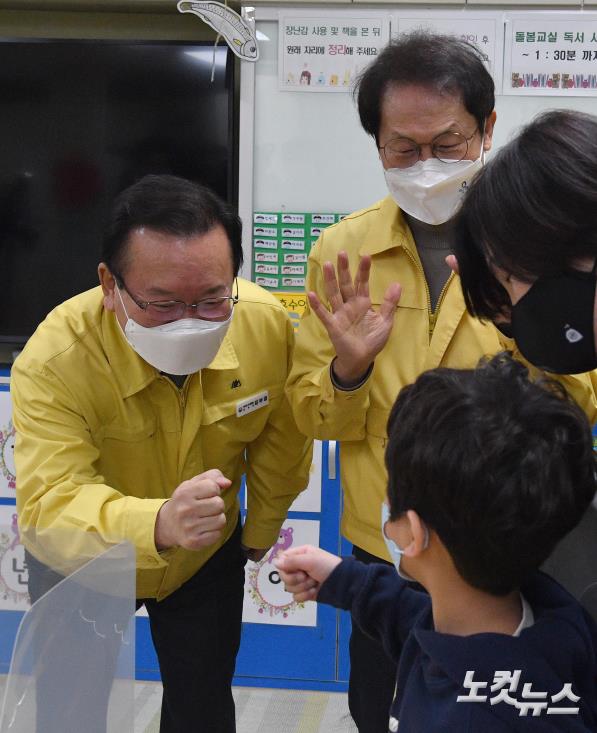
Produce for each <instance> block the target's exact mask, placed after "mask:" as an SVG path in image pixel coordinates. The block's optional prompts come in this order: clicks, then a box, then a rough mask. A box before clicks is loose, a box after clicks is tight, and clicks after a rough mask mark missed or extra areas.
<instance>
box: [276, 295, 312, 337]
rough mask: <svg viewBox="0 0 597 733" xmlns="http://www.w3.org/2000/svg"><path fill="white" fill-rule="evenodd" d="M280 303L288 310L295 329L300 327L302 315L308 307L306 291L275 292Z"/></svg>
mask: <svg viewBox="0 0 597 733" xmlns="http://www.w3.org/2000/svg"><path fill="white" fill-rule="evenodd" d="M272 295H275V296H276V298H277V299H278V300H279V301H280V303H281V304H282V305H283V306H284V307H285V308H286V310H287V311H288V315H289V316H290V320H291V321H292V325H293V326H294V330H295V331H296V329H297V328H298V325H299V321H300V320H301V316H302V315H303V313H304V312H305V309H306V308H307V296H306V294H305V293H285V292H274V293H272Z"/></svg>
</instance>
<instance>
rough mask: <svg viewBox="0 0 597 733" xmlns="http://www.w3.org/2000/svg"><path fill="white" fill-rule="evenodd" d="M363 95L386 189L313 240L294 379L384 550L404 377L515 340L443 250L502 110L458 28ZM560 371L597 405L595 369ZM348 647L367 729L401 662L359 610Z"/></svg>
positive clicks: (353, 529)
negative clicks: (480, 316) (394, 411)
mask: <svg viewBox="0 0 597 733" xmlns="http://www.w3.org/2000/svg"><path fill="white" fill-rule="evenodd" d="M357 95H358V106H359V114H360V117H361V122H362V124H363V127H364V129H365V130H366V132H368V133H369V134H370V135H371V136H372V137H373V138H374V139H375V142H376V146H377V148H378V152H379V156H380V160H381V163H382V165H383V168H384V175H385V178H386V182H387V185H388V188H389V191H390V194H391V195H390V196H388V197H387V198H385V199H383V200H382V201H380V202H378V203H377V204H374V205H373V206H371V207H369V208H368V209H364V210H363V211H359V212H356V213H354V214H352V215H350V216H348V217H346V218H345V219H344V220H343V221H342V222H340V223H339V224H337V225H335V226H333V227H330V228H329V229H327V230H326V231H325V233H324V234H323V235H322V236H321V237H320V239H319V240H318V242H317V244H316V245H315V247H314V248H313V250H312V251H311V254H310V257H309V266H308V275H307V289H308V291H310V292H309V303H310V309H308V310H307V311H306V313H305V314H304V316H303V318H302V320H301V323H300V326H299V329H298V334H297V344H296V350H295V356H294V363H293V368H292V371H291V374H290V377H289V380H288V384H287V391H288V394H289V397H290V400H291V403H292V405H293V409H294V414H295V417H296V420H297V423H298V425H299V428H300V429H301V430H302V431H303V432H305V433H306V434H308V435H312V436H314V437H317V438H319V439H324V440H325V439H334V440H340V441H342V446H341V452H340V456H341V459H340V460H341V480H342V488H343V492H344V509H343V516H342V526H341V528H342V534H343V535H344V536H345V537H346V538H347V539H348V540H349V541H350V542H352V544H353V548H354V549H353V553H354V555H355V556H356V557H357V559H359V560H361V561H363V562H381V561H389V560H390V558H389V556H388V554H387V550H386V548H385V545H384V542H383V539H382V534H381V530H380V507H381V503H382V501H383V499H384V497H385V489H386V479H387V474H386V471H385V466H384V448H385V444H386V440H387V433H386V423H387V420H388V417H389V413H390V409H391V407H392V405H393V403H394V400H395V399H396V396H397V394H398V392H399V390H400V389H401V388H402V387H403V386H404V385H406V384H410V383H411V382H414V381H415V379H416V378H417V376H418V375H419V374H421V372H423V371H425V370H427V369H433V368H435V367H438V366H446V367H454V368H471V367H474V366H475V365H476V364H477V362H478V360H479V358H480V357H482V356H484V355H486V354H493V353H495V352H497V351H499V350H501V349H503V348H514V344H513V342H512V341H511V340H510V339H508V338H506V337H505V336H504V335H503V334H500V333H499V332H498V331H497V329H496V328H495V327H494V326H493V325H492V324H487V323H485V324H483V323H481V322H479V321H477V320H476V319H473V318H472V317H470V316H469V315H468V314H467V312H466V309H465V305H464V300H463V296H462V291H461V288H460V283H459V280H458V278H457V276H455V275H454V274H452V272H451V270H450V267H449V266H448V264H447V263H446V256H448V255H449V254H450V252H451V250H452V245H453V222H452V218H453V215H454V213H455V211H456V209H457V206H458V202H459V200H460V197H461V194H462V192H463V191H464V190H465V189H466V187H467V185H468V184H469V182H470V180H471V178H472V176H473V175H474V174H475V172H476V171H477V170H478V169H479V168H480V166H481V164H482V161H483V157H484V154H485V151H487V150H489V149H490V147H491V138H492V133H493V125H494V122H495V118H496V114H495V111H494V109H493V106H494V90H493V81H492V79H491V76H490V75H489V73H488V72H487V70H486V69H485V66H484V64H483V61H482V59H481V57H480V54H479V53H478V52H477V51H476V49H474V47H471V46H470V45H469V44H467V43H465V42H463V41H460V40H457V39H456V38H448V37H443V36H438V35H433V34H428V33H423V32H415V33H413V34H411V35H408V36H402V37H400V38H399V39H398V40H395V41H392V42H391V43H390V44H389V45H388V47H386V49H385V50H384V51H383V52H382V53H381V54H380V56H379V57H377V58H376V59H375V61H374V62H373V63H372V64H371V65H370V66H369V67H368V68H367V70H366V71H365V73H364V74H363V76H362V77H361V79H360V81H359V85H358V88H357ZM487 216H499V212H490V211H488V212H487ZM353 273H355V276H354V279H353V276H352V274H353ZM562 381H563V382H564V384H565V385H566V386H567V387H568V389H569V390H570V392H571V393H572V394H573V396H574V397H575V398H576V399H577V401H578V402H579V403H580V405H581V406H582V407H583V408H584V409H585V411H586V412H587V413H588V414H589V415H592V416H593V417H594V416H595V414H596V412H595V410H596V407H597V405H596V402H595V396H594V392H593V388H592V384H591V379H590V377H589V376H588V375H580V376H578V377H575V378H563V380H562ZM417 437H418V439H420V440H422V441H423V440H425V436H417ZM350 660H351V672H350V682H349V707H350V711H351V714H352V716H353V718H354V720H355V722H356V724H357V726H358V730H359V733H387V730H388V715H389V713H388V711H389V709H390V705H391V702H392V699H393V695H394V685H395V679H396V669H395V666H394V665H393V664H392V662H391V661H390V660H389V659H388V658H387V657H386V656H385V654H384V653H383V650H382V648H381V647H380V646H379V645H378V644H376V642H374V641H373V640H371V639H370V638H369V637H367V636H366V635H365V634H363V632H361V631H360V629H359V628H358V626H357V625H356V624H354V623H353V630H352V636H351V640H350Z"/></svg>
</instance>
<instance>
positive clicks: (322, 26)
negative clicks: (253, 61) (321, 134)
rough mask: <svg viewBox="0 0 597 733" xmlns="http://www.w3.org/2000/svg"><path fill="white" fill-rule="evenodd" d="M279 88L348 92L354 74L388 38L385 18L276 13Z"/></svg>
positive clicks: (388, 33)
mask: <svg viewBox="0 0 597 733" xmlns="http://www.w3.org/2000/svg"><path fill="white" fill-rule="evenodd" d="M279 27H280V33H279V49H278V69H279V88H280V90H281V91H288V92H349V91H350V84H351V82H352V81H353V80H354V78H355V77H356V76H357V75H358V74H359V73H360V72H361V71H362V70H363V69H364V67H365V66H367V65H368V64H369V63H370V62H371V61H372V60H373V59H374V58H375V57H376V56H377V55H378V54H379V52H380V51H381V49H382V48H383V47H384V46H385V45H386V44H387V42H388V40H389V37H390V24H389V20H388V19H387V18H382V17H381V16H379V17H376V18H375V17H370V18H367V17H363V18H351V17H350V16H346V15H344V14H343V15H342V16H341V17H337V18H333V17H323V16H321V17H317V16H316V15H314V16H313V17H309V16H303V15H290V16H284V17H282V18H280V25H279Z"/></svg>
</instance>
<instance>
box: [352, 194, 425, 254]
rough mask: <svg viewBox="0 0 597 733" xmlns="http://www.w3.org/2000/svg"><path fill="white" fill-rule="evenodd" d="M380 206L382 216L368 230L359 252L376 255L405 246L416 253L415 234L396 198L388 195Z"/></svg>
mask: <svg viewBox="0 0 597 733" xmlns="http://www.w3.org/2000/svg"><path fill="white" fill-rule="evenodd" d="M378 207H379V213H380V216H377V217H376V218H375V221H374V224H373V226H371V227H370V228H369V229H368V230H367V232H366V234H365V237H364V239H363V242H362V243H361V246H360V248H359V254H360V255H361V256H362V255H376V254H379V253H380V252H385V251H386V250H389V249H394V248H395V247H403V248H404V249H408V250H410V252H411V254H413V255H416V247H415V241H414V239H413V235H412V234H411V231H410V228H409V226H408V224H407V223H406V219H405V218H404V216H403V214H402V211H401V210H400V208H399V207H398V205H397V204H396V202H395V201H394V199H393V198H392V197H391V196H386V197H385V199H382V200H381V201H380V202H379V204H378ZM388 233H389V236H388Z"/></svg>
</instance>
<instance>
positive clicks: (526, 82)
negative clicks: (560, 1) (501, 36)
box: [503, 12, 597, 97]
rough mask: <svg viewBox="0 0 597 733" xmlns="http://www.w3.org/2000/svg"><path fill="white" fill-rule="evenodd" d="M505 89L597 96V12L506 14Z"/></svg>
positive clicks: (564, 95)
mask: <svg viewBox="0 0 597 733" xmlns="http://www.w3.org/2000/svg"><path fill="white" fill-rule="evenodd" d="M504 54H505V59H504V81H503V94H519V95H533V96H534V95H542V96H560V97H577V96H583V97H585V96H589V97H590V96H597V13H583V14H582V15H579V14H574V15H573V14H572V13H548V12H545V13H533V14H532V15H530V14H529V15H527V14H520V15H519V14H516V15H514V14H509V15H506V43H505V52H504Z"/></svg>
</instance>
